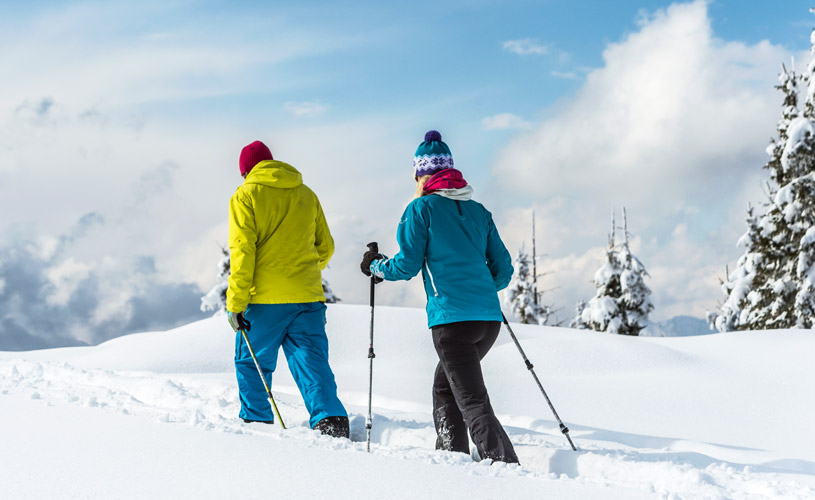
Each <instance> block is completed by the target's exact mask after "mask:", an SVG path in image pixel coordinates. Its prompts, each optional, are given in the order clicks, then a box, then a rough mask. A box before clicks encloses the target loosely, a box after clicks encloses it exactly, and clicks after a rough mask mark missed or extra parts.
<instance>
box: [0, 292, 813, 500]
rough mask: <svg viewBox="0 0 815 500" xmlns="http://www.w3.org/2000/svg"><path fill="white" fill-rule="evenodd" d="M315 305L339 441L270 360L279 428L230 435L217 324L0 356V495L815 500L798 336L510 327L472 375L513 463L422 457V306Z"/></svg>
mask: <svg viewBox="0 0 815 500" xmlns="http://www.w3.org/2000/svg"><path fill="white" fill-rule="evenodd" d="M369 314H370V310H369V308H367V307H364V306H353V305H330V306H329V314H328V332H329V337H330V341H331V361H332V366H333V368H334V371H335V373H336V375H337V383H338V385H339V388H340V397H341V398H342V400H343V401H344V402H345V403H346V406H347V407H348V409H349V411H350V412H351V427H352V429H351V430H352V440H351V441H348V440H337V439H330V438H326V437H323V436H319V435H318V434H317V433H316V432H314V431H311V430H309V429H307V428H306V421H307V414H306V412H305V409H304V408H303V405H302V401H301V399H300V397H299V395H298V393H297V390H296V388H295V386H294V383H293V381H292V379H291V377H290V375H289V374H288V371H287V369H286V366H285V358H284V357H283V356H281V357H280V364H279V366H278V370H277V372H276V376H275V379H274V381H273V391H274V393H275V397H276V399H277V400H278V404H279V406H280V409H281V413H282V414H283V417H284V419H285V421H286V424H287V425H288V426H289V427H290V428H289V429H288V430H285V431H282V430H280V429H279V428H278V427H277V426H275V427H268V426H263V425H260V424H249V425H247V424H244V423H242V422H240V421H239V420H238V419H237V418H236V417H237V413H238V395H237V388H236V386H235V382H234V370H233V366H232V356H233V352H234V336H233V334H232V333H231V330H230V329H229V327H228V326H227V325H226V322H225V320H224V319H223V318H212V319H208V320H204V321H200V322H197V323H193V324H190V325H186V326H184V327H181V328H177V329H175V330H171V331H167V332H151V333H143V334H136V335H129V336H126V337H120V338H117V339H115V340H112V341H109V342H106V343H104V344H101V345H99V346H93V347H75V348H62V349H52V350H44V351H30V352H6V353H2V352H0V444H1V445H0V491H1V492H2V493H0V497H2V498H65V497H78V498H226V497H241V498H269V497H281V498H340V499H345V498H353V499H361V498H411V499H413V498H445V499H450V498H557V499H585V498H610V499H636V498H722V499H729V498H783V499H793V498H815V446H813V445H815V425H813V424H812V415H813V413H815V377H813V369H812V367H811V364H812V360H813V359H815V335H814V334H813V332H811V331H774V332H749V333H731V334H717V335H705V336H699V337H685V338H630V337H624V336H614V335H608V334H602V333H596V332H591V331H576V330H570V329H562V328H551V327H538V326H527V325H513V329H514V330H515V332H516V334H517V335H518V337H519V339H520V341H521V343H522V345H523V347H524V350H525V351H526V353H527V355H528V356H529V358H530V359H531V360H532V362H533V363H534V364H535V370H536V372H537V373H538V375H539V377H540V378H541V381H542V382H543V384H544V387H545V388H546V390H547V393H548V394H549V396H550V397H551V399H552V402H553V403H554V405H555V407H556V409H557V411H558V413H559V414H560V416H561V418H563V420H564V421H565V422H566V424H567V425H568V426H569V427H570V429H571V435H572V437H573V439H574V441H575V443H576V444H577V446H578V447H579V448H580V451H579V452H577V453H575V452H572V451H571V450H570V449H569V447H568V444H567V442H566V440H565V438H564V437H563V436H562V435H561V434H560V432H559V431H558V429H557V424H556V422H555V421H554V419H553V417H552V414H551V412H550V410H549V408H548V406H547V405H546V402H545V400H544V399H543V397H542V396H541V394H540V392H539V391H538V389H537V387H536V386H535V384H534V381H533V379H532V377H531V376H530V375H529V374H528V373H527V370H526V367H525V366H524V364H523V361H522V359H521V357H520V355H519V353H518V351H517V349H516V348H515V346H514V345H513V344H512V342H511V340H510V338H509V336H508V335H507V334H506V332H503V333H502V335H501V337H499V341H498V343H497V344H496V346H495V347H494V348H493V350H492V351H491V352H490V354H489V355H488V356H487V357H486V358H485V360H484V363H483V366H484V372H485V378H486V381H487V385H488V388H489V390H490V395H491V398H492V402H493V407H494V408H495V410H496V413H497V414H498V416H499V418H500V419H501V422H502V423H503V424H504V425H505V427H507V429H508V432H509V434H510V437H511V438H512V440H513V442H514V443H515V444H516V447H517V451H518V455H519V457H520V459H521V463H522V465H521V466H520V467H516V466H506V465H504V464H493V465H489V464H488V463H485V462H481V463H475V462H472V460H471V459H470V457H469V456H466V455H460V454H455V453H443V452H436V451H434V450H433V449H432V448H433V443H434V440H435V435H434V431H433V424H432V421H431V418H430V385H431V379H432V373H433V369H434V367H435V362H436V355H435V352H434V351H433V347H432V344H431V342H430V338H429V333H428V331H427V330H426V328H425V316H424V311H421V310H415V309H400V308H388V307H378V308H377V309H376V337H375V349H376V354H377V357H376V359H375V362H374V396H373V404H374V407H375V409H374V411H375V417H374V429H373V446H372V452H373V453H372V454H370V455H369V454H367V453H365V443H364V441H365V429H364V415H365V413H366V412H367V390H368V360H367V349H368V335H369V330H368V328H369Z"/></svg>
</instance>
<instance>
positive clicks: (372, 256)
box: [359, 250, 385, 283]
mask: <svg viewBox="0 0 815 500" xmlns="http://www.w3.org/2000/svg"><path fill="white" fill-rule="evenodd" d="M384 258H385V256H384V255H382V254H381V253H379V252H374V251H371V250H368V251H367V252H365V253H364V254H362V262H361V263H360V264H359V268H360V270H361V271H362V274H364V275H365V276H371V262H373V261H375V260H379V259H384ZM373 278H374V283H382V281H383V280H382V278H379V277H377V276H373Z"/></svg>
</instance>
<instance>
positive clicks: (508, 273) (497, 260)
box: [487, 214, 515, 291]
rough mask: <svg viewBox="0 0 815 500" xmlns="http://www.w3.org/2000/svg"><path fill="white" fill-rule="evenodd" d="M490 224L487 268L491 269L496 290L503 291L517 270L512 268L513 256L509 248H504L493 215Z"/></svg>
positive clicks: (490, 217) (490, 216)
mask: <svg viewBox="0 0 815 500" xmlns="http://www.w3.org/2000/svg"><path fill="white" fill-rule="evenodd" d="M488 224H489V229H488V232H487V267H489V269H490V274H492V280H493V281H494V282H495V290H496V291H501V290H503V289H504V288H506V287H507V285H509V282H510V281H511V280H512V273H513V272H515V269H514V268H513V267H512V256H511V255H510V254H509V251H508V250H507V247H505V246H504V242H503V241H501V236H500V235H499V234H498V229H497V228H496V227H495V223H494V222H493V221H492V214H490V215H489V222H488Z"/></svg>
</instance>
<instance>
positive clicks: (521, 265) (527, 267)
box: [506, 247, 554, 325]
mask: <svg viewBox="0 0 815 500" xmlns="http://www.w3.org/2000/svg"><path fill="white" fill-rule="evenodd" d="M534 267H535V266H534V265H533V261H532V259H531V258H530V257H529V254H527V253H526V250H524V248H523V247H521V248H520V250H518V257H517V258H516V259H515V276H514V279H513V282H512V283H511V284H510V285H509V287H507V291H506V297H507V301H508V302H509V305H510V307H511V308H512V313H513V314H515V315H517V316H518V317H519V318H520V320H521V323H524V324H536V325H546V324H549V319H550V317H551V316H552V314H553V313H554V310H553V308H552V306H550V305H542V304H540V297H539V295H540V294H539V293H538V291H537V289H536V283H535V281H536V280H535V276H534V271H533V268H534Z"/></svg>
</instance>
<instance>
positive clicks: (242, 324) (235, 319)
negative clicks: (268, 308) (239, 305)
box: [226, 311, 252, 333]
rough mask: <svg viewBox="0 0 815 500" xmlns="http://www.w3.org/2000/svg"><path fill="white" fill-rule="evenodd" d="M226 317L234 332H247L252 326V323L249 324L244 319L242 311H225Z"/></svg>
mask: <svg viewBox="0 0 815 500" xmlns="http://www.w3.org/2000/svg"><path fill="white" fill-rule="evenodd" d="M226 319H227V320H229V326H231V327H232V329H233V330H235V333H237V332H238V331H239V330H245V331H247V332H248V331H249V330H250V329H251V328H252V325H250V324H249V322H248V321H246V318H244V317H243V313H242V312H239V313H233V312H232V311H227V312H226Z"/></svg>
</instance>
